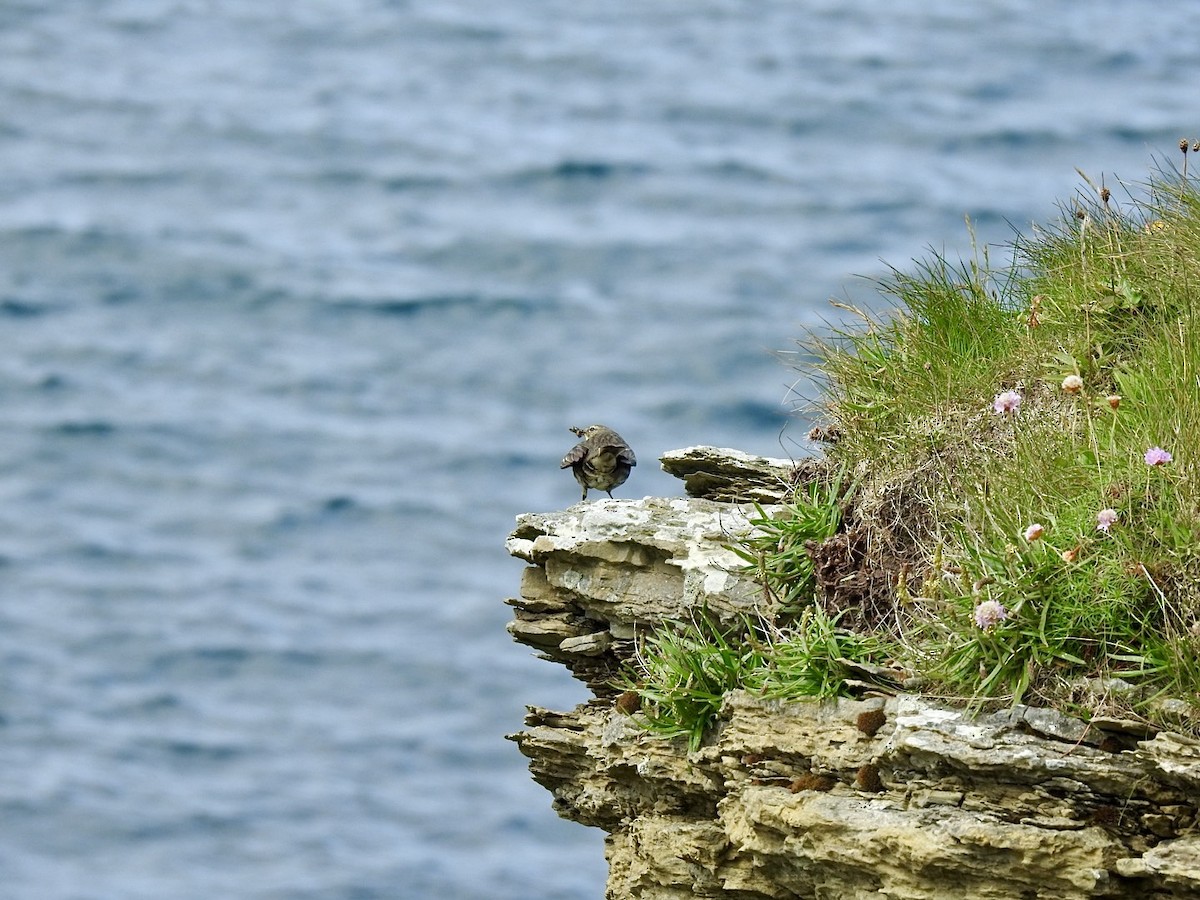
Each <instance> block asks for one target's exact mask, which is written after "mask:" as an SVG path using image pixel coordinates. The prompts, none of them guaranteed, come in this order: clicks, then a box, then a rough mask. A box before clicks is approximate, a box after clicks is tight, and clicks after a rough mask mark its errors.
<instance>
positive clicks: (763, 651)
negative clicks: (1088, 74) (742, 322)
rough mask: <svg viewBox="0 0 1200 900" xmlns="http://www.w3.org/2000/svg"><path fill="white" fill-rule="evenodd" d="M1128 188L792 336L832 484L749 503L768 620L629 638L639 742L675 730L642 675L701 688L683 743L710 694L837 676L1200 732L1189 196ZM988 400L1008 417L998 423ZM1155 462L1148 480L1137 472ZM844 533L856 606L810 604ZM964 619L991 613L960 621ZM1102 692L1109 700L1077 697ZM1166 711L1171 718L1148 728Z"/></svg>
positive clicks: (1075, 206) (793, 688)
mask: <svg viewBox="0 0 1200 900" xmlns="http://www.w3.org/2000/svg"><path fill="white" fill-rule="evenodd" d="M1143 195H1144V197H1145V199H1142V200H1129V201H1127V202H1126V203H1125V205H1124V206H1123V207H1121V208H1118V206H1117V204H1116V203H1115V202H1114V201H1113V200H1112V198H1111V197H1110V196H1109V195H1108V193H1107V191H1102V190H1099V189H1097V188H1096V186H1095V185H1092V184H1091V183H1090V182H1087V183H1086V184H1085V186H1084V187H1083V188H1082V189H1081V191H1080V193H1079V196H1078V197H1076V198H1074V199H1073V200H1072V202H1071V203H1070V204H1068V205H1064V207H1063V208H1062V216H1061V220H1060V221H1059V222H1058V224H1057V225H1055V226H1053V227H1050V228H1039V229H1035V230H1034V231H1033V234H1032V236H1030V237H1022V238H1019V239H1018V240H1017V241H1016V242H1015V243H1014V245H1013V247H1012V250H1013V257H1012V261H1011V263H1010V264H1008V265H1007V266H1005V267H1002V268H999V269H994V268H993V267H992V265H991V262H990V260H989V259H988V255H987V254H986V253H982V254H978V255H977V258H976V259H974V260H972V261H970V262H967V263H960V264H951V263H950V262H948V261H946V260H944V259H941V258H938V257H934V258H932V259H931V260H928V261H925V262H919V263H916V264H915V266H914V268H913V270H912V271H911V272H907V273H904V272H898V271H897V272H893V273H892V275H891V277H890V278H889V279H888V280H887V281H886V282H885V283H884V284H883V285H882V288H883V292H884V294H885V295H886V296H887V297H888V298H889V299H890V301H891V303H890V308H889V309H888V310H887V311H885V312H884V313H882V314H879V315H867V314H864V313H861V312H859V311H857V310H854V312H855V313H856V314H857V319H856V320H855V321H853V322H851V323H850V324H849V325H847V326H844V327H842V328H840V329H839V330H837V331H835V332H834V333H832V334H830V335H828V336H826V337H824V338H822V339H820V340H817V341H814V342H810V345H809V347H808V349H809V351H810V353H811V354H812V356H813V358H815V359H816V367H817V370H818V374H819V376H820V377H821V378H822V379H823V381H824V392H823V396H822V397H821V398H820V400H819V401H818V404H817V409H816V410H815V412H816V415H817V417H818V418H819V419H820V420H822V424H824V425H826V426H828V428H829V431H830V433H833V434H836V435H837V439H836V442H835V443H833V444H832V445H830V446H829V448H828V454H827V455H828V457H829V461H830V466H831V471H832V472H836V473H842V474H841V475H838V476H834V477H832V478H831V479H830V480H829V481H827V482H824V483H814V484H813V485H809V486H807V487H806V488H804V489H802V492H801V493H800V494H799V495H798V496H797V497H796V498H795V499H794V501H793V502H792V503H791V504H789V505H788V506H787V507H786V509H785V510H784V513H783V515H782V516H776V517H774V518H771V517H768V516H767V515H766V514H765V513H764V512H763V511H762V510H761V509H760V511H759V520H758V522H757V525H758V526H759V528H760V532H759V534H758V536H757V537H756V538H754V539H752V540H751V541H749V542H747V543H746V544H744V545H742V546H741V547H740V548H738V549H739V552H740V553H741V554H742V556H743V558H744V559H746V561H747V563H748V567H749V569H750V570H751V571H753V572H754V573H755V574H756V576H757V577H758V579H759V580H760V581H761V583H762V584H763V587H764V591H765V592H766V593H767V594H768V596H769V597H772V598H774V599H775V600H776V601H778V602H779V603H780V604H781V607H782V609H783V611H784V613H785V615H784V616H783V617H781V619H780V620H779V621H777V622H772V623H760V624H759V625H758V626H757V632H756V631H755V629H750V628H748V627H747V628H746V629H743V631H742V633H740V634H738V635H728V634H726V635H724V636H721V637H720V638H719V639H718V638H716V637H715V636H714V634H713V633H712V631H711V629H709V630H708V631H705V630H704V629H700V630H693V631H692V632H683V633H679V632H673V631H670V630H668V631H665V632H662V633H660V636H657V637H655V638H652V639H651V640H650V642H649V643H648V644H647V646H646V648H645V653H644V654H643V660H642V667H641V671H640V673H638V674H639V677H640V679H641V682H642V684H643V685H657V686H655V687H644V688H643V691H644V693H645V694H646V696H647V698H648V699H649V700H650V703H649V709H650V710H651V713H650V718H651V719H652V720H654V717H655V716H657V717H658V718H657V720H656V721H657V727H659V729H660V730H669V726H668V725H666V724H665V723H667V722H669V721H676V722H677V724H678V721H681V720H682V719H683V718H686V717H685V716H683V715H682V714H681V713H680V714H679V715H677V712H675V711H672V710H678V709H679V700H678V699H677V698H675V699H669V695H670V691H667V690H665V689H664V688H663V685H664V684H665V681H664V679H663V670H664V667H665V668H666V669H671V668H677V669H680V670H682V669H684V668H691V669H699V670H705V671H707V669H714V668H715V669H716V670H719V673H720V674H719V675H718V676H716V677H712V678H707V677H705V678H701V676H700V674H695V675H694V676H693V679H692V682H691V683H692V684H694V685H695V686H696V688H695V689H696V691H697V692H698V693H699V694H703V697H704V705H703V713H702V714H701V715H699V716H693V717H692V718H690V719H689V721H690V722H692V724H691V725H689V726H688V727H687V728H686V729H684V730H685V731H686V733H688V734H689V736H690V739H691V740H692V743H693V745H695V744H696V743H697V742H698V741H699V740H700V737H701V736H702V735H703V733H704V729H705V728H706V727H708V725H710V724H711V722H712V721H714V720H715V718H716V717H717V716H718V714H719V709H720V697H721V696H723V693H724V692H726V691H728V690H730V689H731V688H733V687H745V688H749V689H752V690H758V691H761V692H762V693H764V694H765V695H770V696H777V697H792V696H830V695H832V694H835V693H837V692H838V691H839V690H840V689H841V688H840V685H841V683H842V682H843V681H844V677H845V672H844V667H843V666H842V664H841V663H838V662H836V661H837V660H838V659H845V658H850V659H865V660H870V661H883V660H888V661H890V662H894V663H896V664H898V665H900V666H902V667H905V668H908V669H909V670H910V671H913V672H920V673H921V674H922V675H923V676H926V682H927V688H926V689H927V690H929V691H932V692H934V693H936V694H940V695H943V696H946V697H959V698H965V699H969V700H971V701H974V702H976V703H982V702H1009V703H1015V702H1033V703H1043V704H1050V705H1055V706H1058V707H1060V708H1063V709H1068V710H1072V711H1075V712H1078V713H1080V714H1083V715H1085V716H1086V715H1093V714H1099V713H1106V714H1113V713H1115V714H1121V715H1138V716H1143V717H1145V718H1147V719H1149V720H1150V721H1154V722H1159V723H1161V724H1167V725H1172V726H1173V727H1177V728H1184V729H1185V730H1192V731H1200V728H1198V727H1197V724H1196V723H1197V722H1200V710H1197V711H1196V714H1195V715H1192V714H1191V713H1187V714H1181V713H1180V709H1181V708H1183V709H1185V710H1186V709H1188V708H1194V707H1197V706H1200V190H1198V189H1197V186H1196V184H1195V183H1193V182H1192V181H1189V180H1185V179H1183V178H1182V177H1180V176H1178V175H1176V174H1174V173H1170V172H1165V173H1159V174H1158V175H1157V176H1155V177H1154V178H1153V179H1152V180H1151V181H1150V183H1149V184H1147V185H1145V186H1144V191H1143ZM1009 391H1012V392H1016V393H1017V394H1019V395H1020V405H1019V407H1017V408H1016V409H1015V410H1014V411H1011V412H997V411H996V410H995V409H994V401H995V400H996V398H997V396H998V395H1001V394H1002V393H1004V392H1009ZM1156 447H1157V448H1162V449H1164V450H1166V451H1168V452H1169V453H1170V455H1171V459H1170V461H1169V462H1166V463H1163V464H1159V465H1150V464H1148V463H1147V462H1146V453H1147V451H1148V450H1150V449H1151V448H1156ZM848 472H853V473H855V480H854V483H853V485H848V484H847V478H846V474H845V473H848ZM1102 513H1103V515H1104V516H1105V517H1107V518H1111V519H1112V522H1111V524H1110V525H1109V526H1108V527H1107V529H1105V528H1100V527H1098V526H1099V525H1100V524H1102V522H1101V521H1100V520H1098V516H1100V515H1101V514H1102ZM1035 524H1037V525H1040V526H1041V530H1040V534H1033V535H1032V537H1027V529H1029V528H1030V526H1033V525H1035ZM848 529H856V530H858V531H860V532H861V530H863V529H866V530H867V533H869V534H870V535H871V539H870V540H869V541H868V542H867V546H868V547H869V548H870V550H869V552H868V553H867V554H866V558H865V559H864V560H863V561H862V566H863V568H864V570H866V571H867V572H868V574H870V575H871V576H872V577H871V578H870V579H868V580H867V583H869V584H872V585H878V586H881V587H879V588H877V589H876V593H877V594H878V596H874V597H871V598H867V599H866V600H863V599H862V598H859V600H856V601H854V602H860V603H862V604H863V605H862V607H861V608H859V609H838V608H836V606H835V605H831V601H830V597H826V596H823V595H822V586H821V585H820V584H818V583H817V580H816V579H815V578H814V572H813V563H812V556H811V553H810V551H811V550H812V549H813V547H814V546H815V545H817V544H820V543H821V542H822V541H824V540H827V539H829V538H831V537H832V536H834V535H835V534H837V533H838V532H839V531H845V530H848ZM1035 531H1036V529H1035ZM981 605H983V609H984V611H986V610H989V609H990V610H993V611H996V610H997V609H999V610H1000V611H1001V612H1000V614H999V615H998V616H997V617H994V618H993V619H991V620H988V619H987V618H986V617H984V618H983V619H982V620H980V619H979V618H978V617H979V616H980V615H981V613H980V607H981ZM846 613H853V615H851V616H850V617H849V618H847V619H846V621H852V622H854V623H855V627H856V628H857V629H858V630H859V632H860V633H857V634H856V633H853V632H850V631H847V630H846V629H844V628H841V627H840V626H839V624H838V623H839V620H841V619H842V617H843V615H844V614H846ZM864 616H865V617H866V618H865V619H864ZM981 623H982V624H981ZM667 635H675V636H674V637H668V636H667ZM681 635H682V636H681ZM763 635H767V636H768V637H763ZM768 638H769V639H768ZM712 646H715V647H716V651H713V652H717V653H718V655H719V656H720V658H721V659H722V660H723V661H724V663H723V664H721V665H716V664H714V663H713V662H712V661H711V660H708V659H707V656H706V655H707V654H709V653H710V651H709V650H708V649H705V648H707V647H712ZM667 658H670V659H671V660H672V661H671V662H670V663H669V664H668V663H664V662H661V660H665V659H667ZM685 660H688V662H687V663H686V664H685V662H684V661H685ZM706 660H707V661H706ZM706 667H707V669H706ZM1112 679H1119V680H1120V682H1119V683H1121V684H1122V685H1123V687H1124V688H1125V689H1123V690H1120V691H1115V692H1114V691H1106V692H1099V693H1098V692H1097V691H1095V690H1093V689H1091V688H1089V687H1088V685H1089V684H1092V685H1094V684H1113V683H1116V682H1113V681H1112ZM685 682H686V679H684V680H681V679H676V680H675V681H674V682H673V684H674V688H673V689H674V690H682V691H683V692H684V693H686V692H687V691H688V690H690V689H691V688H688V687H686V686H684V685H685ZM1097 697H1100V699H1097ZM1164 697H1171V698H1175V699H1177V700H1182V701H1184V706H1183V707H1181V706H1180V704H1179V703H1175V704H1173V705H1172V706H1171V707H1170V709H1171V712H1170V714H1167V713H1164V712H1163V711H1162V710H1163V709H1164V707H1163V705H1162V703H1161V700H1162V698H1164ZM672 704H674V706H672ZM689 715H690V714H689ZM673 717H674V718H673ZM677 720H678V721H677Z"/></svg>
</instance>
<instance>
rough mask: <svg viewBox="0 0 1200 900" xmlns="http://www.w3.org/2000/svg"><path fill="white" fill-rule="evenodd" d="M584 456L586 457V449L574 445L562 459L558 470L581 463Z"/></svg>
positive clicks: (580, 445)
mask: <svg viewBox="0 0 1200 900" xmlns="http://www.w3.org/2000/svg"><path fill="white" fill-rule="evenodd" d="M585 456H587V448H586V447H584V446H583V444H576V445H575V446H574V447H572V448H571V452H569V453H568V454H567V455H566V456H564V457H563V461H562V465H560V466H559V468H560V469H565V468H567V467H568V466H573V465H575V464H576V463H577V462H581V461H582V460H583V458H584V457H585Z"/></svg>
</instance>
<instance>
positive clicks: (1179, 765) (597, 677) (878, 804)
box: [508, 451, 1200, 900]
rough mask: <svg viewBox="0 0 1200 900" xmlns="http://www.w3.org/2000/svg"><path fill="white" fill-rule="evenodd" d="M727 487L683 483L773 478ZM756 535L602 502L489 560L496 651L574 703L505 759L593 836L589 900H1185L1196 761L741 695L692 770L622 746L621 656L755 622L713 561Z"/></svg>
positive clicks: (742, 525)
mask: <svg viewBox="0 0 1200 900" xmlns="http://www.w3.org/2000/svg"><path fill="white" fill-rule="evenodd" d="M679 453H681V454H690V455H691V456H692V457H695V456H696V454H693V453H691V451H679ZM705 453H707V454H708V455H709V456H712V455H714V453H713V452H712V451H705ZM715 455H718V456H719V455H720V454H719V453H717V454H715ZM730 465H732V466H734V468H736V458H735V462H734V463H728V461H727V462H726V463H725V464H722V466H723V468H722V470H721V471H722V472H724V474H721V475H720V478H718V479H710V478H705V477H700V478H699V479H696V480H695V483H703V484H707V485H711V484H713V483H714V481H715V480H720V479H726V478H729V480H730V481H732V480H736V478H739V477H743V476H744V477H745V478H746V482H745V484H753V482H754V479H755V478H759V477H762V478H767V479H769V480H770V482H772V483H773V482H774V481H775V480H776V478H777V476H779V475H780V474H781V472H780V471H777V470H775V469H773V468H771V469H770V470H769V471H770V473H771V474H769V475H762V474H761V473H760V474H759V475H753V474H747V473H746V472H745V471H743V473H742V475H738V476H733V477H732V478H730V476H729V473H728V471H727V469H728V466H730ZM780 465H785V464H784V463H780ZM785 477H792V476H790V475H788V476H785ZM727 483H728V482H727ZM763 487H764V490H765V485H763ZM742 489H743V490H746V488H745V487H743V488H742ZM753 496H754V499H756V500H759V501H760V502H761V500H762V499H763V498H765V497H766V494H757V495H753ZM761 509H762V510H763V511H764V512H765V513H767V514H768V515H772V514H776V513H777V512H779V508H778V507H774V506H765V507H761ZM757 515H758V511H757V510H756V509H755V508H754V507H753V506H750V507H747V506H743V505H738V504H736V503H733V502H715V501H712V500H706V499H698V498H690V499H657V498H647V499H644V500H634V501H626V500H601V501H597V502H592V503H581V504H577V505H576V506H573V507H571V508H570V509H568V510H565V511H563V512H559V513H551V514H540V515H526V516H521V517H520V518H519V520H518V525H517V529H516V530H515V531H514V532H513V535H512V536H511V538H510V539H509V543H508V548H509V550H510V552H511V553H513V554H514V555H515V556H518V557H520V558H522V559H524V560H525V561H527V562H528V563H529V567H528V568H527V569H526V570H525V574H524V576H523V579H522V586H521V596H520V597H519V598H517V599H514V600H511V601H510V603H511V604H512V605H513V606H514V607H515V610H516V617H515V619H514V621H513V622H512V623H511V625H510V631H511V632H512V634H513V636H514V637H515V638H516V639H517V640H518V641H521V642H522V643H525V644H528V645H529V646H532V647H534V648H536V649H537V650H539V651H540V652H541V653H542V654H543V655H544V656H545V657H546V658H548V659H551V660H554V661H557V662H560V663H563V664H565V665H567V666H568V667H569V668H570V669H571V671H572V672H573V673H575V675H576V676H577V677H579V678H581V679H583V680H584V681H585V682H587V683H588V684H589V686H590V687H591V688H592V690H593V693H594V694H595V699H594V700H593V701H591V702H590V703H587V704H583V705H581V706H580V707H577V708H576V709H574V710H571V711H568V712H553V711H550V710H545V709H536V708H530V710H529V714H528V716H527V719H526V725H525V729H524V730H523V731H521V732H520V733H518V734H515V735H512V739H513V740H514V741H516V743H517V745H518V747H519V748H520V750H521V752H522V753H524V754H525V755H526V756H527V757H528V758H529V760H530V770H531V772H532V774H533V777H534V778H535V779H536V780H537V781H538V782H539V783H540V784H542V785H543V786H545V787H546V788H547V789H548V790H549V791H550V792H551V794H552V795H553V798H554V808H555V809H556V810H557V812H558V813H559V814H560V815H562V816H564V817H566V818H568V819H572V820H574V821H577V822H580V823H582V824H585V825H590V826H594V827H598V828H602V829H604V830H605V831H606V832H607V833H608V839H607V845H606V846H607V850H606V855H607V858H608V862H609V880H608V889H607V897H608V898H610V900H625V898H639V900H668V898H670V900H683V898H692V897H703V898H730V900H734V898H736V900H768V898H770V900H777V898H830V897H837V898H864V900H865V898H872V900H875V898H904V900H921V898H939V900H940V898H947V900H949V898H954V900H962V898H981V900H982V898H1008V897H1028V898H1034V897H1038V898H1076V897H1079V898H1084V897H1180V898H1183V897H1197V896H1200V833H1198V832H1197V829H1196V815H1197V804H1198V803H1200V743H1198V742H1196V741H1195V740H1193V739H1190V738H1186V737H1183V736H1180V735H1176V734H1171V733H1167V732H1161V733H1157V734H1155V733H1153V732H1150V731H1146V730H1144V729H1139V728H1137V727H1135V726H1133V725H1132V724H1129V723H1121V722H1115V721H1106V722H1102V723H1099V725H1098V724H1097V723H1096V722H1093V723H1091V724H1090V725H1089V724H1085V723H1083V722H1081V721H1078V720H1076V719H1072V718H1069V717H1067V716H1063V715H1060V714H1058V713H1056V712H1053V711H1050V710H1040V709H1032V708H1028V707H1018V708H1015V709H1012V710H1004V711H1003V712H997V713H991V714H988V715H982V716H973V715H971V714H970V713H969V712H967V711H964V710H961V709H956V708H951V707H949V706H946V705H944V704H939V703H936V702H933V701H930V700H927V699H923V698H921V697H918V696H914V695H906V694H899V695H897V696H864V697H863V698H860V699H852V700H851V699H844V700H839V701H837V702H826V703H819V702H789V703H781V702H768V701H765V700H763V699H761V698H758V697H755V696H753V695H750V694H747V693H745V692H735V693H732V694H730V695H729V696H728V697H727V698H726V701H725V704H724V707H723V709H722V715H721V718H720V721H719V723H718V724H717V725H716V726H715V727H714V728H713V729H712V731H711V733H710V734H709V735H708V736H707V737H706V740H705V741H704V743H703V744H702V745H701V747H700V748H699V749H698V750H697V751H696V752H694V753H689V752H688V749H687V744H686V741H685V740H684V739H683V738H679V739H674V740H668V739H663V738H661V737H658V736H655V735H653V734H650V733H647V732H646V731H644V730H643V729H641V728H640V727H639V726H638V724H637V720H636V713H635V714H632V715H631V714H630V713H629V711H628V706H626V705H625V704H623V703H622V702H621V700H622V698H620V697H619V696H617V695H618V693H619V690H618V688H616V687H614V681H615V680H616V678H617V677H618V676H619V674H620V671H621V666H622V663H623V662H624V661H625V660H628V659H629V657H630V656H631V655H632V654H633V653H634V652H635V651H636V643H637V639H638V638H639V637H640V636H641V635H643V634H645V633H648V632H649V631H651V630H653V629H655V628H657V627H661V626H662V625H663V623H665V622H672V621H680V620H687V619H688V618H689V617H690V616H692V615H693V614H694V613H695V612H696V611H697V610H698V609H700V608H705V609H707V610H708V611H709V614H710V615H713V616H716V617H718V618H732V617H736V616H738V615H741V614H744V613H754V612H761V613H763V614H764V615H767V616H770V615H771V614H772V613H773V610H771V609H769V608H765V607H764V604H766V603H767V602H768V601H766V600H765V599H764V597H763V596H762V594H761V592H760V591H759V590H758V589H757V587H756V585H755V584H754V583H753V581H751V580H749V579H748V578H747V577H746V576H744V575H743V574H741V573H740V571H739V570H740V569H741V565H742V563H741V560H740V559H739V558H738V557H737V556H736V555H735V554H734V553H733V552H732V551H731V550H729V549H728V545H729V544H730V543H731V542H733V541H735V540H737V538H738V537H739V536H744V535H746V534H748V533H749V532H750V531H751V530H752V526H751V524H750V520H751V519H752V518H754V517H755V516H757ZM1100 726H1103V727H1100Z"/></svg>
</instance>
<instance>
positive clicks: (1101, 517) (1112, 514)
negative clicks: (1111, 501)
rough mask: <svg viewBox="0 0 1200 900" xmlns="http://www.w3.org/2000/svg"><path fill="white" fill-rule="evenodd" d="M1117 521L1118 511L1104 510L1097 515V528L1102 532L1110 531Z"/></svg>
mask: <svg viewBox="0 0 1200 900" xmlns="http://www.w3.org/2000/svg"><path fill="white" fill-rule="evenodd" d="M1116 521H1117V511H1116V510H1115V509H1102V510H1100V512H1098V513H1096V527H1097V528H1098V529H1099V530H1100V531H1108V529H1110V528H1112V526H1113V523H1114V522H1116Z"/></svg>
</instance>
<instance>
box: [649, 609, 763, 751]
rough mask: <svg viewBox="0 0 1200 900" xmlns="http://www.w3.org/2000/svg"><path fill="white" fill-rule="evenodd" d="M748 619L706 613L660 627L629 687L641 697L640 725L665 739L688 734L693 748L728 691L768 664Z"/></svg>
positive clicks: (715, 714)
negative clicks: (729, 621)
mask: <svg viewBox="0 0 1200 900" xmlns="http://www.w3.org/2000/svg"><path fill="white" fill-rule="evenodd" d="M749 634H750V630H749V627H748V625H747V624H746V623H742V625H741V627H739V628H734V629H730V628H726V627H722V626H721V625H719V624H718V623H717V622H716V621H715V620H714V619H712V618H711V617H710V616H708V615H707V614H703V613H702V614H700V615H698V616H697V617H696V618H695V619H694V620H693V621H691V622H687V623H676V624H675V625H674V626H671V625H670V624H669V623H668V625H667V626H666V627H663V628H660V629H659V630H658V631H656V632H655V633H654V634H652V635H650V636H649V637H648V638H646V639H645V641H644V642H643V644H642V645H641V647H640V650H639V654H638V657H637V660H636V665H635V668H634V670H633V671H632V672H631V673H630V676H629V681H628V684H627V685H626V686H627V687H629V688H630V689H633V690H637V691H638V692H639V693H640V694H641V697H642V711H641V715H640V719H639V720H640V721H641V723H642V724H643V725H644V726H645V727H646V728H647V729H649V730H650V731H653V732H656V733H658V734H660V735H663V736H664V737H674V736H676V735H686V736H687V739H688V749H689V750H691V751H695V750H696V749H697V748H698V747H699V746H700V742H701V741H702V740H703V738H704V733H705V731H706V730H707V729H708V728H709V726H710V725H711V724H712V723H713V722H714V721H715V720H716V718H717V716H718V714H719V713H720V711H721V704H722V703H723V702H724V699H725V694H726V693H728V692H729V691H731V690H734V689H736V688H739V687H741V686H742V685H743V684H745V683H746V682H747V680H749V679H750V678H751V677H752V676H753V673H756V672H757V671H759V670H760V669H761V668H762V667H763V666H764V665H765V664H766V657H765V655H764V654H763V651H762V648H761V646H760V645H759V644H758V642H756V641H748V640H746V638H747V637H748V636H749Z"/></svg>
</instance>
